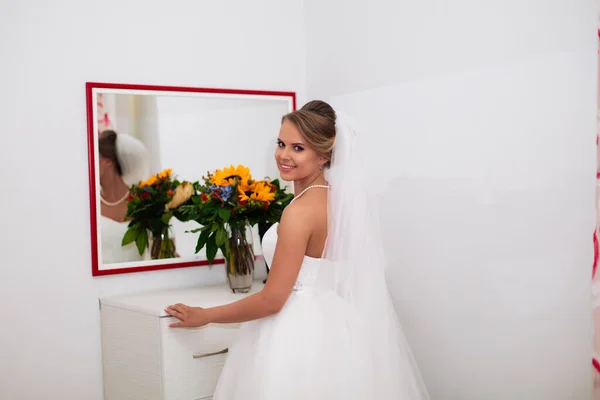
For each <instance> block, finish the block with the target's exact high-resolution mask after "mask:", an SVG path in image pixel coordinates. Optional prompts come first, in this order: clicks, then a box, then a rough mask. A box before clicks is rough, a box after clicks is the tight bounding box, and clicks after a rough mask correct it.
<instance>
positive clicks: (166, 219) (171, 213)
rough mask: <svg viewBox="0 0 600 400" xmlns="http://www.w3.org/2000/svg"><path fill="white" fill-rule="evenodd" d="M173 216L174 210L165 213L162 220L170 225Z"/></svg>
mask: <svg viewBox="0 0 600 400" xmlns="http://www.w3.org/2000/svg"><path fill="white" fill-rule="evenodd" d="M172 216H173V212H172V211H170V212H168V213H165V214H163V216H162V217H161V220H162V222H164V223H165V224H167V225H168V224H169V221H170V220H171V217H172Z"/></svg>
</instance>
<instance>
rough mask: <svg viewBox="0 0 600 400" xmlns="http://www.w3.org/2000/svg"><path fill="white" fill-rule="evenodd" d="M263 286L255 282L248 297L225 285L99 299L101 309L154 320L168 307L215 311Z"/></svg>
mask: <svg viewBox="0 0 600 400" xmlns="http://www.w3.org/2000/svg"><path fill="white" fill-rule="evenodd" d="M263 286H264V285H263V283H262V282H260V281H255V282H253V283H252V290H251V291H250V292H249V293H244V294H239V293H238V294H235V293H232V292H231V289H229V286H228V285H226V284H225V285H213V286H195V287H190V288H183V289H165V290H155V291H151V292H141V293H135V294H128V295H121V296H110V297H101V298H100V304H101V305H102V306H105V305H106V306H111V307H116V308H123V309H126V310H130V311H137V312H141V313H144V314H150V315H154V316H157V317H166V316H168V314H167V313H166V312H165V310H164V309H165V308H166V307H167V306H169V305H171V304H176V303H184V304H186V305H188V306H191V307H205V308H207V307H216V306H220V305H224V304H229V303H233V302H235V301H237V300H240V299H243V298H244V297H246V296H249V295H252V294H254V293H258V292H260V290H262V288H263Z"/></svg>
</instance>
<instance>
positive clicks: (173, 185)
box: [121, 169, 194, 259]
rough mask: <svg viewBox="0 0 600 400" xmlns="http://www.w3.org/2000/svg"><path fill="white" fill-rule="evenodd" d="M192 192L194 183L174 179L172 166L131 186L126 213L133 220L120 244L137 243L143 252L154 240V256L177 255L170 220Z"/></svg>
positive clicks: (166, 256)
mask: <svg viewBox="0 0 600 400" xmlns="http://www.w3.org/2000/svg"><path fill="white" fill-rule="evenodd" d="M193 194H194V184H192V183H190V182H179V181H178V180H176V179H174V178H173V176H172V170H171V169H165V170H164V171H162V172H160V173H159V174H155V175H152V176H151V177H150V178H148V179H147V180H146V181H144V182H140V183H139V184H138V185H133V186H131V188H130V189H129V197H128V198H127V200H128V203H127V213H126V214H125V218H126V219H130V222H129V225H128V229H127V232H125V235H124V236H123V240H122V243H121V244H122V245H123V246H125V245H127V244H129V243H132V242H135V243H136V245H137V248H138V251H139V253H140V255H142V254H143V253H144V251H145V250H146V248H148V247H149V246H150V244H149V243H150V239H151V240H152V248H151V250H150V256H151V258H152V259H161V258H172V257H175V256H176V253H175V243H174V242H173V240H172V239H170V238H169V229H170V227H171V225H170V221H171V218H172V217H173V214H174V212H175V210H177V208H178V207H179V206H181V205H182V204H184V203H185V202H186V201H188V200H189V199H190V197H192V195H193ZM148 232H150V235H151V238H149V237H148Z"/></svg>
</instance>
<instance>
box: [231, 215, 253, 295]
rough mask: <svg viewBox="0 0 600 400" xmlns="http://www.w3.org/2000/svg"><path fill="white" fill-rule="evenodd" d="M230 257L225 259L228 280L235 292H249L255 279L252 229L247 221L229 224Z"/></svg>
mask: <svg viewBox="0 0 600 400" xmlns="http://www.w3.org/2000/svg"><path fill="white" fill-rule="evenodd" d="M227 231H228V235H229V238H228V239H229V257H227V259H226V261H225V267H226V269H227V271H226V272H227V282H228V283H229V287H230V289H231V291H232V292H233V293H248V292H249V291H250V289H252V281H253V280H254V248H253V246H252V244H253V243H252V230H251V227H250V224H249V223H247V222H245V221H244V222H239V223H235V224H229V225H228V227H227Z"/></svg>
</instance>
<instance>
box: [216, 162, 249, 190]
mask: <svg viewBox="0 0 600 400" xmlns="http://www.w3.org/2000/svg"><path fill="white" fill-rule="evenodd" d="M236 177H237V178H239V182H240V183H242V184H244V185H249V184H250V181H251V180H252V176H251V175H250V168H248V167H245V166H243V165H241V164H240V165H238V166H237V167H234V166H233V165H230V166H229V167H225V168H223V169H222V170H221V169H218V170H216V171H215V173H214V174H213V175H212V176H211V178H210V183H212V184H213V185H217V186H228V185H233V183H234V179H235V178H236Z"/></svg>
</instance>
